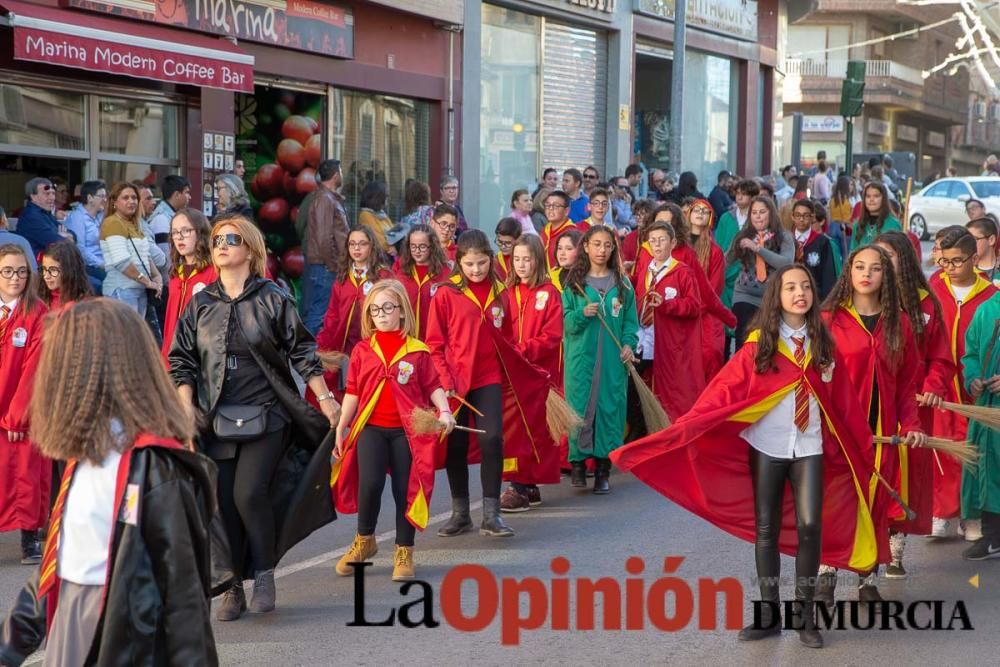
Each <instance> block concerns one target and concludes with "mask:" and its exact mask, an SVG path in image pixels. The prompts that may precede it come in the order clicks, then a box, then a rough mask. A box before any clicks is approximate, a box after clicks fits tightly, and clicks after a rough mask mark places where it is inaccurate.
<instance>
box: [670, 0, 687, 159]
mask: <svg viewBox="0 0 1000 667" xmlns="http://www.w3.org/2000/svg"><path fill="white" fill-rule="evenodd" d="M686 42H687V0H674V60H673V63H672V66H671V70H670V71H671V79H672V80H671V85H670V169H671V171H676V172H679V171H680V170H681V159H682V158H681V156H682V152H681V137H682V136H684V61H685V54H684V50H685V47H686Z"/></svg>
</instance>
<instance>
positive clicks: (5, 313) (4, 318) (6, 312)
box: [0, 306, 10, 341]
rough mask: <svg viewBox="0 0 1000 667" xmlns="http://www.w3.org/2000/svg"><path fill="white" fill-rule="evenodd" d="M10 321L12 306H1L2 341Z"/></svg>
mask: <svg viewBox="0 0 1000 667" xmlns="http://www.w3.org/2000/svg"><path fill="white" fill-rule="evenodd" d="M9 321H10V308H8V307H7V306H0V341H2V340H3V336H4V334H5V333H7V323H8V322H9Z"/></svg>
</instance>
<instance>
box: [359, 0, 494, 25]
mask: <svg viewBox="0 0 1000 667" xmlns="http://www.w3.org/2000/svg"><path fill="white" fill-rule="evenodd" d="M371 1H372V2H374V3H375V4H377V5H384V6H386V7H390V8H392V9H398V10H399V11H401V12H406V13H408V14H416V15H417V16H426V17H427V18H432V19H434V20H436V21H440V22H442V23H449V24H451V25H462V23H463V21H464V15H465V2H464V1H463V0H371ZM474 1H475V0H469V2H474Z"/></svg>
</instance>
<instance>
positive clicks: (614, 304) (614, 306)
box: [611, 297, 622, 317]
mask: <svg viewBox="0 0 1000 667" xmlns="http://www.w3.org/2000/svg"><path fill="white" fill-rule="evenodd" d="M621 312H622V302H621V301H620V300H619V299H618V297H612V299H611V317H618V316H619V315H620V314H621Z"/></svg>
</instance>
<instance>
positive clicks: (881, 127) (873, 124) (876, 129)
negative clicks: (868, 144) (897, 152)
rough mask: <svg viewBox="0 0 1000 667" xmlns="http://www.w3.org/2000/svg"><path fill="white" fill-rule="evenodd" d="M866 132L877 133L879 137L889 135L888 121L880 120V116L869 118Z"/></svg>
mask: <svg viewBox="0 0 1000 667" xmlns="http://www.w3.org/2000/svg"><path fill="white" fill-rule="evenodd" d="M868 133H869V134H877V135H879V136H881V137H888V136H889V121H885V120H882V119H881V118H869V119H868Z"/></svg>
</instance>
